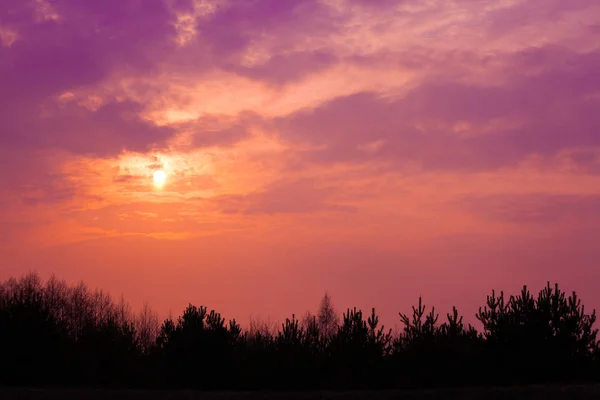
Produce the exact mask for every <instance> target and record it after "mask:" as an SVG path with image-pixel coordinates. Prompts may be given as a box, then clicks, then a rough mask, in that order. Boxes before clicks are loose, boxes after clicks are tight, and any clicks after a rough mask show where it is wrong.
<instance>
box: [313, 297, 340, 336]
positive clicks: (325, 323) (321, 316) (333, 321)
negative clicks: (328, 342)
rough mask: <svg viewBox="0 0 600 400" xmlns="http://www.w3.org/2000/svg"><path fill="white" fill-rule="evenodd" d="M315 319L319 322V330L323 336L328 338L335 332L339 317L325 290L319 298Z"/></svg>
mask: <svg viewBox="0 0 600 400" xmlns="http://www.w3.org/2000/svg"><path fill="white" fill-rule="evenodd" d="M317 321H318V323H319V331H320V332H321V334H322V335H323V336H325V337H327V338H330V337H332V336H333V335H335V333H336V332H337V329H338V326H339V323H340V317H339V315H338V314H337V312H336V311H335V309H334V308H333V303H332V302H331V297H329V294H327V292H326V293H325V295H324V296H323V298H322V299H321V304H320V305H319V313H318V315H317Z"/></svg>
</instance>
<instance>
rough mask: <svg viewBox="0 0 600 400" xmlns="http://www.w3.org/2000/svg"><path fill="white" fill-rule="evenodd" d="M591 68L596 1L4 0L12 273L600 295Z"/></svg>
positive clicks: (598, 11)
mask: <svg viewBox="0 0 600 400" xmlns="http://www.w3.org/2000/svg"><path fill="white" fill-rule="evenodd" d="M599 71H600V2H598V1H597V0H569V1H565V0H285V1H283V0H127V1H122V0H103V1H83V0H0V279H6V278H8V277H9V276H20V275H22V274H24V273H27V272H30V271H37V272H38V273H39V274H40V275H41V276H42V277H47V276H49V275H50V274H52V273H54V274H56V275H57V276H59V277H62V278H64V279H66V280H68V281H69V282H77V281H80V280H84V281H85V282H87V284H88V285H89V286H90V287H92V288H95V287H98V288H103V289H105V290H107V291H109V292H110V293H112V294H113V295H114V296H115V297H116V296H120V295H121V294H122V295H124V296H125V298H126V299H128V300H129V301H130V303H131V304H132V306H133V307H134V308H139V307H141V304H142V303H143V301H145V300H147V301H148V302H149V304H150V305H151V306H152V307H153V308H154V309H155V310H156V311H157V312H159V313H160V314H161V315H166V314H167V313H169V312H171V313H173V314H174V315H178V314H179V313H180V312H181V311H182V310H183V308H184V307H185V306H186V305H187V304H188V303H193V304H196V305H200V304H203V305H207V306H208V307H209V308H215V309H217V310H218V311H221V312H222V313H223V314H224V316H226V317H236V318H237V319H238V320H239V321H242V322H243V321H248V320H249V319H250V318H256V317H258V316H260V317H261V318H270V319H272V320H274V321H277V320H279V321H280V320H283V319H284V318H285V317H289V316H291V314H292V313H295V314H296V315H301V314H303V313H304V312H305V311H306V310H307V309H312V310H314V309H315V308H316V306H317V304H318V302H319V300H320V298H321V296H322V295H323V293H324V292H325V291H327V292H328V293H329V294H330V295H331V297H332V300H333V302H334V305H335V306H336V307H337V308H338V310H340V311H342V310H344V309H345V308H346V307H353V306H357V307H359V308H362V309H363V310H366V311H368V310H370V308H371V307H375V308H376V310H378V312H379V314H380V315H381V316H382V320H383V322H384V323H386V324H387V325H388V326H394V325H397V324H399V318H398V315H397V314H398V312H407V311H409V310H410V306H411V305H413V304H416V302H417V299H418V297H419V296H420V295H422V296H423V298H424V303H425V304H426V305H431V304H434V305H436V309H437V310H439V311H440V312H441V313H442V315H443V314H444V313H446V312H447V311H449V310H450V309H451V307H452V305H456V306H457V307H458V309H459V311H460V312H461V313H462V314H464V315H465V319H466V320H468V321H472V320H474V318H473V316H474V313H475V312H476V310H477V308H478V306H479V305H481V304H483V303H484V302H485V297H486V295H487V294H490V293H491V290H492V289H497V290H505V291H506V292H509V293H516V292H517V291H518V290H519V289H520V287H521V286H522V285H524V284H527V285H530V286H531V287H532V289H533V290H535V291H537V290H539V289H541V288H542V287H543V286H544V285H545V284H546V281H550V282H552V283H553V282H558V283H559V284H560V285H561V286H562V288H563V289H565V290H567V291H571V290H577V292H578V293H579V295H580V296H581V297H582V298H583V301H584V304H586V305H588V307H600V292H598V291H597V287H598V282H600V268H599V267H600V266H599V265H598V260H599V259H600V246H599V245H598V238H600V73H599ZM155 174H158V178H159V179H158V181H155V179H154V177H155ZM161 174H162V176H161ZM161 177H162V178H164V181H163V180H161V179H160V178H161Z"/></svg>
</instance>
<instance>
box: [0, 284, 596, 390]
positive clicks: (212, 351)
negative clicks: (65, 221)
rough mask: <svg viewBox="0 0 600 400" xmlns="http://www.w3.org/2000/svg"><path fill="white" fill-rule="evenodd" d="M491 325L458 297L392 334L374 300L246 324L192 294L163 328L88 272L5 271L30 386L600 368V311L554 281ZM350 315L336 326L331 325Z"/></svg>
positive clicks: (212, 385)
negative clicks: (70, 281) (468, 313)
mask: <svg viewBox="0 0 600 400" xmlns="http://www.w3.org/2000/svg"><path fill="white" fill-rule="evenodd" d="M476 317H477V319H478V320H479V321H480V322H481V323H482V326H483V331H482V333H478V332H477V331H476V330H475V328H474V327H472V326H471V325H465V324H464V323H463V317H462V316H460V315H459V313H458V310H457V309H456V308H455V307H453V308H452V311H451V312H450V313H448V314H446V318H445V319H444V320H443V321H441V322H439V323H438V320H439V315H438V314H437V313H436V312H435V309H434V308H433V307H431V309H430V310H427V308H426V306H425V305H424V304H423V302H422V299H421V298H419V301H418V305H416V306H414V307H413V308H412V315H410V314H408V315H405V314H402V313H400V321H401V322H402V324H403V329H402V331H401V332H400V333H399V334H398V335H397V336H395V337H394V336H393V335H392V332H391V330H386V329H385V328H384V327H383V326H381V325H380V323H379V317H378V316H377V314H376V313H375V309H372V310H371V313H370V315H369V316H368V317H367V318H366V320H365V319H364V317H363V313H362V311H360V310H357V309H356V308H353V309H348V310H347V311H346V312H345V313H343V319H342V322H341V324H339V321H337V320H336V318H337V317H336V314H335V310H334V309H333V306H332V304H331V300H330V299H329V296H327V295H326V296H325V297H324V300H323V301H322V302H321V307H320V310H319V313H318V315H316V316H314V315H311V314H310V313H308V314H306V315H305V316H304V317H303V318H302V322H300V321H299V320H298V319H297V318H296V316H295V315H292V317H291V318H288V319H286V320H285V322H284V323H283V324H281V326H280V328H279V329H276V328H275V327H274V326H273V324H272V323H270V322H268V321H265V320H260V319H253V320H252V321H251V322H250V326H249V328H248V329H246V330H242V329H241V327H240V325H239V324H238V323H237V322H236V321H235V320H230V321H228V322H226V320H225V318H223V317H222V316H221V314H219V313H218V312H216V311H214V310H211V311H210V312H209V311H208V309H207V307H205V306H199V307H196V306H194V305H191V304H190V305H188V307H186V308H185V310H184V311H183V313H182V314H181V316H179V317H178V318H177V319H176V320H174V319H173V318H167V319H166V320H164V321H163V323H162V324H161V325H160V328H158V322H157V321H158V319H157V316H156V314H155V313H154V312H153V311H152V310H151V309H150V308H149V307H148V305H147V304H145V305H144V307H143V308H142V310H141V312H140V313H139V314H138V315H134V314H133V313H132V312H131V310H130V307H129V305H128V304H127V303H126V302H125V301H124V300H123V298H122V297H121V299H120V300H119V301H117V302H115V301H113V300H112V298H111V296H109V295H108V294H107V293H105V292H103V291H101V290H90V289H89V288H88V287H87V286H86V285H85V284H83V283H79V284H77V285H74V286H70V285H67V284H66V283H65V282H64V281H61V280H59V279H57V278H56V277H51V278H50V279H48V280H47V281H46V283H45V284H44V283H43V282H42V281H41V279H40V278H39V277H38V276H37V275H36V274H27V275H25V276H24V277H22V278H20V279H18V280H17V279H13V278H10V279H8V280H6V281H4V282H2V283H0V360H1V362H0V384H1V385H21V386H51V385H60V386H91V387H140V386H144V387H176V388H204V389H217V388H229V389H262V388H271V389H284V388H285V389H305V388H346V389H349V388H366V387H377V388H383V387H432V386H458V385H487V384H495V385H497V384H514V383H535V382H591V381H598V380H599V379H598V378H600V368H599V367H600V349H599V347H598V342H597V335H598V330H597V329H595V328H594V323H595V322H596V314H595V311H592V312H591V313H589V314H588V313H586V312H585V309H584V306H583V305H582V304H581V300H580V299H579V298H578V296H577V295H576V294H575V293H574V292H573V293H572V294H571V295H567V294H566V293H564V292H562V291H561V290H559V288H558V286H557V285H555V286H554V287H551V286H550V284H549V283H548V284H547V286H546V287H545V288H543V289H542V290H541V291H540V292H539V294H538V295H537V296H534V295H532V294H531V293H530V292H529V290H528V289H527V287H523V289H522V290H521V292H520V293H519V294H518V295H516V296H510V297H509V298H508V299H507V300H506V299H505V297H504V293H502V292H500V294H499V295H497V294H496V292H495V291H492V294H491V295H490V296H488V297H487V302H486V305H485V306H484V307H482V308H480V309H479V312H478V313H477V315H476ZM332 326H336V327H337V328H336V329H335V330H334V331H332V330H331V327H332Z"/></svg>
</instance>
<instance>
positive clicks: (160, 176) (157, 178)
mask: <svg viewBox="0 0 600 400" xmlns="http://www.w3.org/2000/svg"><path fill="white" fill-rule="evenodd" d="M153 178H154V186H156V187H162V186H163V185H164V184H165V181H166V180H167V174H165V171H163V170H158V171H154V175H153Z"/></svg>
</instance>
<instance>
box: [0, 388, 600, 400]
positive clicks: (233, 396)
mask: <svg viewBox="0 0 600 400" xmlns="http://www.w3.org/2000/svg"><path fill="white" fill-rule="evenodd" d="M0 399H2V400H17V399H19V400H21V399H23V400H42V399H43V400H58V399H60V400H76V399H77V400H88V399H90V400H97V399H98V400H99V399H115V400H125V399H127V400H141V399H144V400H176V399H177V400H179V399H181V400H187V399H189V400H192V399H198V400H263V399H264V400H275V399H286V400H288V399H289V400H317V399H318V400H334V399H335V400H341V399H351V400H364V399H374V400H391V399H399V400H417V399H428V400H429V399H440V400H441V399H450V400H452V399H469V400H470V399H472V400H484V399H485V400H496V399H544V400H555V399H565V400H567V399H569V400H578V399H600V385H587V386H530V387H508V388H488V389H483V388H482V389H448V390H418V391H395V390H394V391H352V392H328V391H322V392H246V393H245V392H194V391H136V390H76V389H48V390H44V389H4V388H0Z"/></svg>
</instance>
